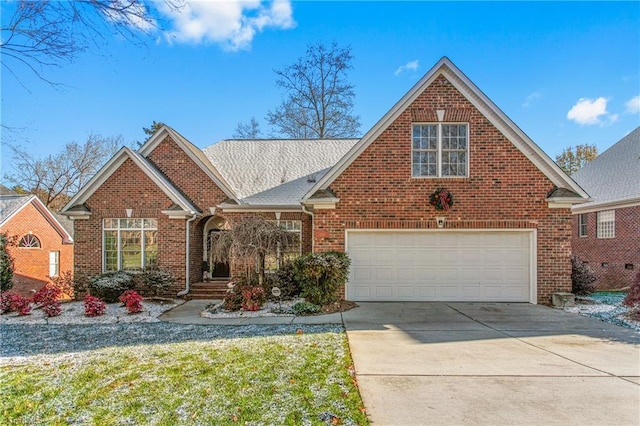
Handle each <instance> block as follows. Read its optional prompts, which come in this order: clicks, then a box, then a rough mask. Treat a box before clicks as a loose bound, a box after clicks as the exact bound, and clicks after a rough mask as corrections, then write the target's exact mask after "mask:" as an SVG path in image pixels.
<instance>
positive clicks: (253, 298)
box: [240, 285, 265, 311]
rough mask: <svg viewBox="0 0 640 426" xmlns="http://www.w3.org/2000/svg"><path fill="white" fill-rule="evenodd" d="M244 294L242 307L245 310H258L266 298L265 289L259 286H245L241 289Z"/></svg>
mask: <svg viewBox="0 0 640 426" xmlns="http://www.w3.org/2000/svg"><path fill="white" fill-rule="evenodd" d="M240 293H241V294H242V309H244V310H245V311H257V310H259V309H260V308H261V307H262V304H263V303H264V300H265V295H264V289H263V288H262V287H259V286H250V285H247V286H244V287H242V288H241V289H240Z"/></svg>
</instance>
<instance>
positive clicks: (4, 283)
mask: <svg viewBox="0 0 640 426" xmlns="http://www.w3.org/2000/svg"><path fill="white" fill-rule="evenodd" d="M14 244H15V237H10V236H9V235H8V234H7V233H6V232H2V233H0V292H4V291H7V290H9V289H10V288H11V287H13V257H12V256H11V253H9V250H8V248H9V247H10V246H12V245H14Z"/></svg>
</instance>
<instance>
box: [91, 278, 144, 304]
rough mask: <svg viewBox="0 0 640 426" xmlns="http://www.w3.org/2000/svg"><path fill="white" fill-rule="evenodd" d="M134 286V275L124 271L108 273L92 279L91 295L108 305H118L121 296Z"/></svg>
mask: <svg viewBox="0 0 640 426" xmlns="http://www.w3.org/2000/svg"><path fill="white" fill-rule="evenodd" d="M133 286H134V281H133V276H132V274H129V273H127V272H124V271H118V272H107V273H105V274H101V275H97V276H95V277H93V278H91V279H90V282H89V293H91V295H92V296H96V297H98V298H100V299H102V300H104V301H105V302H106V303H116V302H117V301H118V298H119V297H120V295H121V294H122V293H124V292H125V291H126V290H131V289H132V288H133ZM85 300H86V299H85Z"/></svg>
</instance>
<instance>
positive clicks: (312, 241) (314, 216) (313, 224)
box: [300, 203, 316, 253]
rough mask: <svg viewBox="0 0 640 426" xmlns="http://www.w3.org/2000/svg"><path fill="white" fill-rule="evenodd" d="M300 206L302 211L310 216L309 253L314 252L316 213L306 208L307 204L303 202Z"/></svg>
mask: <svg viewBox="0 0 640 426" xmlns="http://www.w3.org/2000/svg"><path fill="white" fill-rule="evenodd" d="M300 205H301V206H302V212H303V213H306V214H308V215H309V216H311V253H314V252H315V245H316V241H315V240H316V239H315V233H316V226H315V225H316V215H315V213H313V212H312V211H309V210H307V206H305V205H304V204H302V203H301V204H300Z"/></svg>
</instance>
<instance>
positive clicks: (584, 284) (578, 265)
mask: <svg viewBox="0 0 640 426" xmlns="http://www.w3.org/2000/svg"><path fill="white" fill-rule="evenodd" d="M595 280H596V277H595V275H594V274H593V271H591V268H589V265H587V264H586V263H584V262H583V261H581V260H580V259H578V258H577V257H576V256H573V257H572V258H571V292H572V293H573V294H575V295H576V296H588V295H589V294H591V293H593V292H594V291H595V290H596V286H595V284H594V283H593V282H594V281H595Z"/></svg>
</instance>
